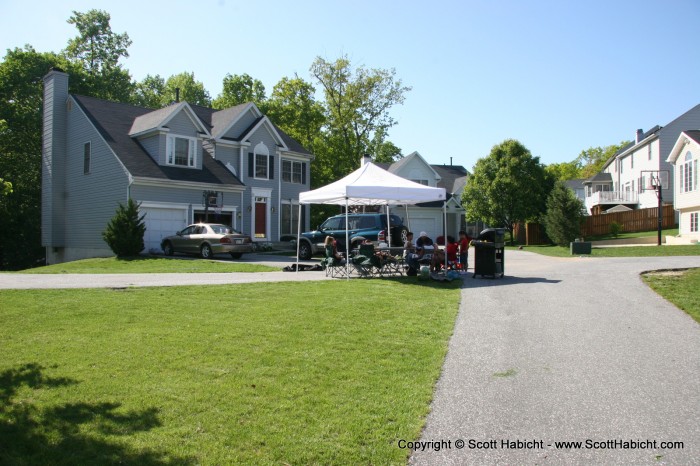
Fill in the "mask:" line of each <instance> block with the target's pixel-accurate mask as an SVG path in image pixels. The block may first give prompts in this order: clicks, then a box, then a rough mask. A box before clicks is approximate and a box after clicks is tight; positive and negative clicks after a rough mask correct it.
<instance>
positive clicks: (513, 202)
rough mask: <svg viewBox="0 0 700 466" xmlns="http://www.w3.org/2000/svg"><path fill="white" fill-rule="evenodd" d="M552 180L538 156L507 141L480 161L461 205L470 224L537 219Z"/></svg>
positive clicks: (509, 225) (512, 223)
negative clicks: (475, 222) (473, 222)
mask: <svg viewBox="0 0 700 466" xmlns="http://www.w3.org/2000/svg"><path fill="white" fill-rule="evenodd" d="M551 186H552V180H551V178H550V177H549V176H547V174H546V172H545V170H544V167H543V166H542V164H540V161H539V157H533V156H532V154H531V153H530V151H529V150H528V149H527V148H526V147H525V146H524V145H522V144H521V143H520V142H519V141H516V140H514V139H508V140H505V141H503V142H502V143H500V144H498V145H495V146H493V148H492V149H491V153H490V154H489V156H488V157H484V158H481V159H479V160H478V161H477V162H476V165H475V166H474V171H473V173H472V175H471V176H470V177H468V178H467V184H466V187H465V188H464V193H463V194H462V205H463V206H465V209H466V211H467V214H466V215H467V218H468V219H469V220H471V221H484V222H486V223H487V224H489V225H493V226H504V227H506V228H508V229H509V230H510V232H511V238H512V233H513V228H514V227H515V224H516V223H518V222H523V221H526V220H529V219H534V218H537V217H538V216H539V215H540V214H541V213H543V212H544V210H545V203H546V199H547V195H548V194H549V191H550V190H551Z"/></svg>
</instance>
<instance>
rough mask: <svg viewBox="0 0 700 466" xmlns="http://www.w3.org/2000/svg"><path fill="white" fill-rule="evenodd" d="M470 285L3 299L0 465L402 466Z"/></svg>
mask: <svg viewBox="0 0 700 466" xmlns="http://www.w3.org/2000/svg"><path fill="white" fill-rule="evenodd" d="M459 296H460V293H459V284H458V283H452V284H438V283H435V282H431V283H427V282H419V281H416V280H415V279H413V278H411V279H409V278H402V279H391V280H389V279H384V280H351V281H343V280H338V281H329V282H314V283H256V284H242V285H233V286H202V287H168V288H129V289H127V290H123V291H114V290H102V289H100V290H10V291H0V303H2V304H1V305H0V328H1V329H2V338H0V354H2V358H0V439H1V440H0V464H17V465H33V464H81V465H83V464H116V463H119V464H134V465H136V464H138V465H156V464H158V465H160V464H206V465H210V464H212V465H213V464H216V465H219V464H256V465H258V464H262V465H264V464H270V465H273V464H274V465H283V464H294V465H296V464H304V465H306V464H404V463H405V462H406V459H407V455H408V453H409V452H408V451H406V450H401V449H399V448H398V447H397V441H398V440H399V439H407V440H415V439H417V438H418V437H419V435H420V432H421V429H422V426H423V424H424V421H425V417H426V415H427V413H428V409H429V403H430V401H431V397H432V394H433V387H434V384H435V382H436V380H437V378H438V376H439V373H440V369H441V365H442V362H443V359H444V356H445V353H446V350H447V343H448V339H449V337H450V335H451V333H452V328H453V325H454V320H455V317H456V314H457V309H458V302H459Z"/></svg>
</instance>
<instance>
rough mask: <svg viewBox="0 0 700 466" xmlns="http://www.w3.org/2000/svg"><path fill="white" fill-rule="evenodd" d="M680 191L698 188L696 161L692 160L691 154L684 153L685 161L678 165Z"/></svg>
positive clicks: (684, 191) (685, 191)
mask: <svg viewBox="0 0 700 466" xmlns="http://www.w3.org/2000/svg"><path fill="white" fill-rule="evenodd" d="M680 170H681V172H680V180H681V187H680V189H681V192H682V193H687V192H689V191H694V190H696V189H697V188H698V173H697V171H698V161H697V160H693V154H692V153H691V152H690V151H688V152H687V153H686V154H685V162H684V163H683V164H682V165H681V166H680Z"/></svg>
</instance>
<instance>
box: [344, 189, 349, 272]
mask: <svg viewBox="0 0 700 466" xmlns="http://www.w3.org/2000/svg"><path fill="white" fill-rule="evenodd" d="M348 226H349V225H348V198H347V197H346V198H345V278H346V279H347V280H350V233H349V232H348Z"/></svg>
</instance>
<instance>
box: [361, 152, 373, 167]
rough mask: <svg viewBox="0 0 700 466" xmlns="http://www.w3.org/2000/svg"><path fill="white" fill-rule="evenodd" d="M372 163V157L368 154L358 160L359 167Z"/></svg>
mask: <svg viewBox="0 0 700 466" xmlns="http://www.w3.org/2000/svg"><path fill="white" fill-rule="evenodd" d="M371 161H372V156H371V155H369V154H364V155H363V156H362V158H361V159H360V166H361V167H364V166H365V164H367V163H369V162H371Z"/></svg>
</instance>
